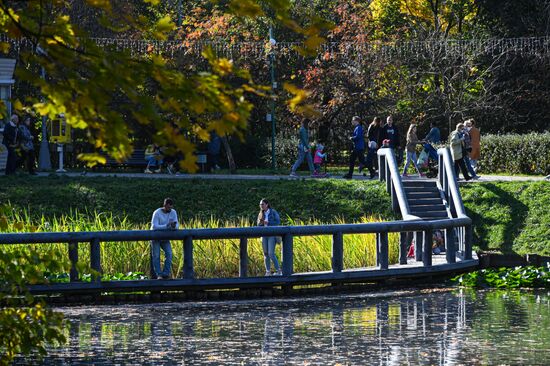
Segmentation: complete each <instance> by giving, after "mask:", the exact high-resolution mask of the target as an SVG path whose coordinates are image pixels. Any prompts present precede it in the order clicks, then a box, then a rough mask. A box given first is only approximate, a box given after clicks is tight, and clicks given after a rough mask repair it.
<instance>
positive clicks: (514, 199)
mask: <svg viewBox="0 0 550 366" xmlns="http://www.w3.org/2000/svg"><path fill="white" fill-rule="evenodd" d="M1 182H2V184H1V187H0V202H2V203H6V202H10V205H11V206H10V209H9V210H10V211H13V213H14V214H18V215H20V221H23V222H27V223H29V225H31V226H40V225H44V224H45V223H48V225H51V226H54V225H57V224H56V220H57V221H59V220H62V221H64V223H62V224H60V225H59V226H58V227H59V229H60V230H111V229H117V228H127V229H131V228H147V226H148V222H149V220H150V217H151V213H152V212H153V210H154V209H155V208H157V207H159V205H160V204H161V201H162V199H163V198H164V197H166V196H171V197H172V198H174V199H175V201H176V209H177V211H178V213H179V215H180V218H181V219H183V220H184V222H186V225H187V226H188V225H191V222H194V223H195V224H194V225H195V227H212V225H218V226H245V225H251V224H252V223H253V222H254V220H255V217H256V215H257V210H258V202H259V200H260V198H262V197H267V198H268V199H271V201H272V203H273V206H274V207H275V208H277V210H278V211H279V212H280V213H281V215H282V218H283V224H286V225H288V224H292V223H294V222H296V221H297V222H311V223H321V222H323V223H334V222H359V221H362V220H364V219H363V217H364V216H367V217H369V218H372V219H374V220H376V219H378V218H380V219H382V220H388V219H392V218H394V217H395V216H394V215H393V214H392V213H391V211H390V199H389V196H388V195H387V194H386V192H385V190H384V187H383V185H382V184H380V183H378V182H376V181H342V180H306V181H294V180H292V181H289V180H281V181H265V180H264V181H262V180H258V181H218V180H198V179H197V180H162V179H159V180H153V179H126V178H68V177H48V178H28V177H13V178H12V177H9V178H7V177H4V178H2V179H1ZM461 191H462V195H463V198H464V201H465V205H466V208H467V210H468V214H469V215H470V217H472V219H473V220H474V235H475V248H476V249H481V250H486V251H487V250H488V251H497V252H503V253H518V254H526V253H538V254H541V255H550V209H549V208H548V207H550V182H494V183H473V184H466V185H463V186H462V187H461ZM76 211H78V217H76V216H75V215H76V214H75V212H76ZM23 212H26V213H25V214H24V215H23ZM27 216H28V217H27ZM369 220H370V219H369ZM16 221H17V220H16ZM31 223H32V224H31ZM0 224H1V223H0ZM67 225H68V226H67ZM0 227H1V225H0ZM3 230H5V229H3ZM10 230H18V229H17V228H13V227H12V228H11V229H10ZM41 230H43V228H42V229H41ZM49 230H51V228H50V229H49ZM326 250H327V251H328V252H327V253H328V254H327V255H326V257H327V258H329V257H330V248H329V247H327V249H326ZM136 255H137V254H136ZM323 255H324V254H323ZM134 270H135V269H134Z"/></svg>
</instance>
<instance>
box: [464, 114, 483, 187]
mask: <svg viewBox="0 0 550 366" xmlns="http://www.w3.org/2000/svg"><path fill="white" fill-rule="evenodd" d="M462 137H463V138H464V143H463V149H462V159H464V165H466V169H468V173H470V176H471V177H472V179H479V178H480V177H479V176H478V175H477V174H476V172H475V170H474V168H473V167H472V164H471V163H470V152H471V151H472V140H471V138H470V134H469V133H468V128H467V127H466V123H464V128H463V129H462Z"/></svg>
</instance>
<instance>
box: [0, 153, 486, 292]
mask: <svg viewBox="0 0 550 366" xmlns="http://www.w3.org/2000/svg"><path fill="white" fill-rule="evenodd" d="M438 154H439V174H438V178H437V180H416V181H415V180H405V181H403V180H402V179H401V176H400V174H399V171H398V167H397V163H396V161H395V157H394V154H393V152H392V151H391V150H390V149H380V150H379V152H378V157H379V167H380V170H379V172H380V180H381V181H384V182H385V183H386V188H387V191H388V193H389V194H390V195H391V198H392V207H393V209H394V210H395V211H396V212H398V213H399V214H400V215H401V217H402V220H400V221H392V222H381V223H368V224H343V225H319V226H271V227H250V228H220V229H190V230H176V231H151V230H147V231H108V232H64V233H18V234H0V244H2V245H8V244H45V243H67V255H68V257H69V259H70V261H71V264H72V268H71V270H70V282H69V283H49V284H41V285H33V286H31V287H30V290H31V292H32V293H36V294H63V293H65V294H71V293H78V294H85V293H88V294H93V293H97V294H100V293H114V292H136V291H139V292H147V291H152V292H158V291H190V290H206V289H220V290H222V289H243V288H254V287H255V288H265V287H281V288H285V289H289V288H290V289H291V288H292V287H293V286H299V285H309V284H339V283H370V282H378V281H385V280H390V279H405V278H414V277H429V276H435V275H440V274H448V273H453V272H463V271H467V270H469V269H473V268H475V267H477V265H478V260H477V258H476V257H475V256H473V254H472V220H471V219H470V218H469V217H467V216H466V214H465V210H464V206H463V203H462V199H461V196H460V192H459V190H458V185H457V180H456V176H455V173H454V165H453V162H452V160H451V156H450V153H449V151H448V149H440V150H439V151H438ZM435 230H441V231H442V232H444V234H445V246H446V252H445V254H444V255H433V254H432V234H433V233H434V231H435ZM390 233H399V238H400V245H399V262H398V263H396V264H390V263H389V251H388V235H389V234H390ZM348 234H375V235H376V243H377V249H376V260H377V266H376V267H372V268H353V269H344V265H343V263H344V260H343V258H344V236H345V235H348ZM313 235H330V236H332V260H331V270H330V271H326V272H307V273H296V272H295V271H294V265H293V263H294V250H293V242H294V238H295V237H297V236H313ZM262 236H281V237H282V239H283V240H282V276H268V277H250V276H249V273H248V239H249V238H258V237H262ZM229 238H232V239H239V260H240V263H239V276H238V277H234V278H204V279H199V278H195V263H194V260H193V253H194V250H195V249H194V248H195V246H196V245H197V242H198V241H200V240H212V239H229ZM149 240H172V241H181V242H183V268H182V271H181V272H182V273H183V276H182V278H177V279H165V280H164V279H163V280H130V281H101V273H102V265H101V263H102V258H101V245H102V243H105V242H110V243H112V242H123V241H130V242H137V241H149ZM411 243H414V245H415V257H414V258H407V251H408V248H409V245H410V244H411ZM83 245H86V246H88V247H89V250H90V267H91V269H93V270H94V271H95V272H96V273H98V274H99V275H98V276H96V277H95V278H94V279H93V280H92V282H81V281H80V280H79V278H80V276H79V273H78V271H77V262H78V260H79V258H78V249H79V247H81V246H83Z"/></svg>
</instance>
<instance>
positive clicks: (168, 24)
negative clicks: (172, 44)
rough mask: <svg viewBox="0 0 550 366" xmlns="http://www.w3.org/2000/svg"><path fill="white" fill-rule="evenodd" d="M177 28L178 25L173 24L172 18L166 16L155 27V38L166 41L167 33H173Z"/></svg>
mask: <svg viewBox="0 0 550 366" xmlns="http://www.w3.org/2000/svg"><path fill="white" fill-rule="evenodd" d="M175 28H176V25H175V24H174V22H172V19H170V16H168V15H166V16H164V17H162V18H160V19H159V21H158V22H157V24H156V26H155V32H154V34H155V36H156V37H157V38H159V39H166V37H167V35H166V33H168V32H171V31H172V30H174V29H175Z"/></svg>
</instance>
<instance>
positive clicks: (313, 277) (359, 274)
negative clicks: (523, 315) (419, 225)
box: [30, 254, 479, 294]
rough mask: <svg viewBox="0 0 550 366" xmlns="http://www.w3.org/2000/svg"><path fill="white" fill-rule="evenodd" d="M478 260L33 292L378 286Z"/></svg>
mask: <svg viewBox="0 0 550 366" xmlns="http://www.w3.org/2000/svg"><path fill="white" fill-rule="evenodd" d="M478 265H479V260H478V258H477V257H476V256H475V254H474V255H473V258H472V259H470V260H460V259H459V258H457V261H456V263H447V261H446V258H445V255H444V254H443V255H433V256H432V265H431V266H424V265H423V263H422V262H421V261H416V260H415V259H414V258H409V259H408V260H407V264H406V265H405V264H401V265H400V264H392V265H390V266H389V268H388V269H387V270H380V269H379V268H378V267H365V268H355V269H347V270H343V271H342V272H339V273H334V272H332V271H325V272H308V273H294V274H292V275H291V276H261V277H245V278H242V277H233V278H194V279H184V278H178V279H166V280H162V279H159V280H131V281H106V282H92V283H84V282H81V283H79V282H72V283H57V284H50V285H34V286H31V287H30V290H31V292H32V293H34V294H54V293H59V294H67V293H78V294H85V293H105V292H128V291H186V290H204V289H217V290H226V289H236V288H239V289H240V288H265V287H278V286H297V285H310V284H320V283H364V282H379V281H385V280H390V279H405V278H418V277H427V276H437V275H441V276H443V275H447V274H450V273H461V272H465V271H468V270H472V269H475V268H477V267H478Z"/></svg>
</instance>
